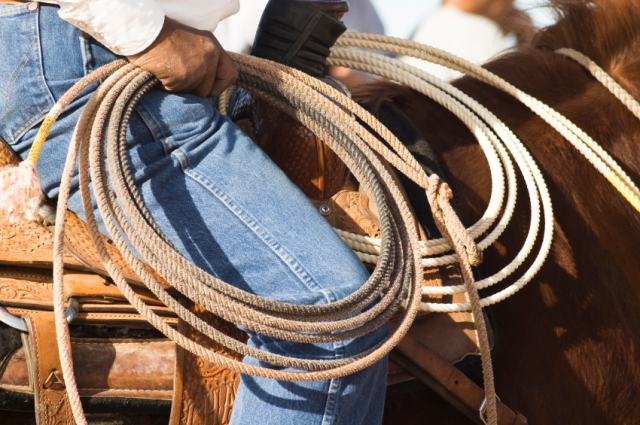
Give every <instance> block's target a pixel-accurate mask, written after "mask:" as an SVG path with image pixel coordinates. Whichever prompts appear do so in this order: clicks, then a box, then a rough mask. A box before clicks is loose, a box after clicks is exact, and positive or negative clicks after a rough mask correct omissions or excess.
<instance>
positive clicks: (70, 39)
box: [0, 4, 387, 425]
mask: <svg viewBox="0 0 640 425" xmlns="http://www.w3.org/2000/svg"><path fill="white" fill-rule="evenodd" d="M116 58H117V57H116V56H115V55H114V54H113V53H111V52H110V51H108V50H107V49H105V48H104V47H103V46H102V45H100V44H99V43H97V42H96V41H94V40H89V39H86V38H84V37H83V36H82V34H81V33H80V31H79V30H77V29H76V28H74V27H73V26H71V25H69V24H67V23H66V22H64V21H62V20H61V19H60V18H59V17H58V15H57V9H56V8H55V7H50V6H42V5H41V6H40V7H39V8H38V9H36V10H35V11H29V10H28V9H27V5H26V4H25V5H0V136H2V137H3V138H4V139H5V140H7V141H8V142H9V143H10V144H11V145H12V147H13V149H14V150H15V151H16V152H17V153H18V154H19V155H20V156H21V157H22V158H25V157H26V155H27V153H28V150H29V148H30V146H31V143H32V141H33V138H34V136H35V133H36V131H37V124H38V123H39V122H40V121H41V120H42V118H43V117H44V115H45V114H46V112H47V111H48V110H49V108H51V107H52V106H53V104H54V103H55V101H56V100H57V99H58V98H60V96H62V94H63V93H64V92H65V91H66V90H67V89H68V88H69V87H71V85H72V84H73V83H75V82H76V81H78V79H80V78H82V77H83V76H85V75H87V73H89V72H91V71H92V70H94V69H96V68H98V67H99V66H101V65H104V64H106V63H109V62H111V61H113V60H115V59H116ZM93 90H95V87H93ZM91 91H92V90H88V91H87V93H84V94H83V95H82V96H81V97H79V98H78V99H76V100H75V101H74V102H73V104H71V105H70V106H69V107H68V108H67V110H66V111H65V112H64V114H63V115H62V116H61V117H60V119H59V120H58V122H57V123H56V124H55V125H54V127H53V130H52V132H51V135H50V137H49V140H48V141H47V143H46V144H45V147H44V150H43V152H42V155H41V158H40V160H39V162H38V171H39V175H40V179H41V182H42V187H43V190H44V192H45V194H46V195H47V196H48V197H49V198H55V197H56V196H57V193H58V188H59V184H60V174H61V171H62V166H63V163H64V158H65V156H66V153H67V148H68V143H69V140H70V137H71V133H72V131H73V128H74V126H75V123H76V122H77V119H78V117H79V114H80V112H81V109H82V107H83V106H84V104H85V103H86V101H87V100H88V98H89V97H90V95H91ZM127 143H128V151H129V157H130V161H131V163H132V167H133V169H134V170H135V180H136V184H137V186H138V189H139V190H140V192H141V194H142V196H143V198H144V201H145V202H146V204H147V206H148V207H149V210H150V211H151V213H152V215H153V217H154V218H155V220H156V221H157V223H158V224H159V226H160V228H161V229H162V230H163V231H164V233H165V234H166V235H167V236H168V237H169V238H170V239H171V241H172V242H173V244H174V245H175V246H176V247H177V248H178V249H179V250H180V251H181V252H182V253H184V254H185V255H186V256H187V257H188V258H189V259H191V260H192V261H193V262H194V263H196V264H197V265H198V266H200V267H202V268H204V269H205V270H207V271H209V272H210V273H211V274H213V275H215V276H217V277H218V278H220V279H223V280H224V281H226V282H228V283H230V284H232V285H235V286H237V287H239V288H242V289H245V290H247V291H251V292H253V293H255V294H258V295H261V296H264V297H267V298H270V299H274V300H279V301H288V302H294V303H299V304H322V303H327V302H331V301H336V300H338V299H341V298H343V297H345V296H346V295H348V294H350V293H352V292H353V291H355V290H356V289H357V288H358V287H359V286H360V285H362V283H363V282H364V281H365V280H366V279H367V277H368V273H367V271H366V270H365V269H364V267H363V266H362V264H361V263H360V261H359V260H358V259H357V257H356V256H355V255H354V254H353V253H352V252H351V250H350V249H349V248H348V247H347V246H346V245H344V244H343V243H342V241H341V240H340V239H339V238H338V237H337V235H336V234H335V232H334V231H333V230H332V229H331V227H330V226H329V225H328V224H327V223H326V222H325V221H324V219H323V218H322V216H321V215H320V214H319V213H318V212H317V211H316V210H315V208H314V207H313V206H312V205H311V204H310V203H309V202H308V201H307V199H306V198H305V197H304V195H303V194H302V193H301V192H300V191H299V190H298V189H297V188H296V187H295V186H294V185H293V184H292V183H291V182H290V181H289V180H288V179H287V178H286V176H284V174H283V173H282V172H281V171H280V170H279V169H278V168H277V167H276V166H275V165H274V164H273V163H272V162H271V161H270V160H269V158H268V157H267V156H266V155H265V154H264V153H263V152H262V151H261V150H260V149H259V148H258V147H256V146H255V145H254V144H253V142H252V141H251V140H250V139H249V138H248V137H247V136H245V135H244V134H243V133H242V132H241V131H240V130H239V129H238V128H237V127H236V126H235V125H233V123H232V122H231V121H229V120H228V119H227V118H226V117H224V116H221V115H220V114H219V113H218V111H217V110H216V109H215V105H214V101H213V100H212V99H203V98H200V97H196V96H192V95H176V94H169V93H166V92H163V91H160V90H156V89H153V90H151V91H150V92H149V93H148V94H146V95H145V96H144V97H143V98H142V100H141V102H140V103H139V104H138V105H137V106H136V108H135V113H134V114H133V116H132V119H131V123H130V127H129V130H128V135H127ZM70 208H71V209H72V210H73V211H75V212H76V213H79V214H81V215H82V209H81V204H80V196H79V193H78V190H77V178H76V180H75V186H74V189H73V195H72V197H71V202H70ZM386 332H387V329H386V328H381V329H379V330H378V331H376V332H374V333H372V334H370V335H367V336H364V337H360V338H357V339H355V340H350V341H344V342H339V343H335V344H318V345H301V344H294V343H290V342H284V341H279V340H275V339H273V338H267V337H264V336H262V335H258V334H251V335H250V339H249V343H250V344H251V345H252V346H254V347H257V348H260V349H263V350H267V351H269V352H273V353H278V354H286V355H292V356H298V357H304V358H337V357H343V356H350V355H353V354H356V353H359V352H361V351H363V350H365V349H367V348H369V347H371V346H373V345H375V344H376V343H377V342H379V341H380V340H381V339H382V338H384V337H385V335H386ZM245 362H248V363H256V361H255V360H254V359H251V358H246V359H245ZM386 371H387V363H386V360H383V361H380V362H379V363H377V364H376V365H374V366H372V367H370V368H368V369H366V370H363V371H361V372H359V373H356V374H353V375H351V376H347V377H344V378H339V379H332V380H329V381H317V382H280V381H275V380H270V379H263V378H254V377H251V376H242V383H241V385H240V389H239V391H238V395H237V399H236V403H235V407H234V410H233V416H232V423H233V424H278V425H283V424H296V425H300V424H318V425H320V424H323V425H326V424H349V425H354V424H367V425H370V424H376V423H380V422H381V420H382V409H383V404H384V394H385V382H386Z"/></svg>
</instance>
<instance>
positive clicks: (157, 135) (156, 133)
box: [134, 102, 171, 156]
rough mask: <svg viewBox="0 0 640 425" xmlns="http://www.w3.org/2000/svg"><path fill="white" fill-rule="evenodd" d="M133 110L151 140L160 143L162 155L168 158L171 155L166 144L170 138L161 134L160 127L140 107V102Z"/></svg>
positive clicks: (169, 147) (143, 108)
mask: <svg viewBox="0 0 640 425" xmlns="http://www.w3.org/2000/svg"><path fill="white" fill-rule="evenodd" d="M134 109H135V110H136V112H137V113H138V116H139V117H140V119H142V121H143V122H144V123H145V125H146V126H147V129H149V132H150V133H151V136H152V137H153V139H154V140H155V141H157V142H160V144H161V145H162V149H163V151H164V154H165V155H167V156H169V155H170V154H171V146H170V144H169V143H168V141H169V140H170V139H171V138H170V137H165V136H164V135H163V134H162V127H161V126H160V123H159V122H158V121H157V120H156V118H155V117H154V115H153V114H152V113H149V112H148V111H147V110H146V108H145V107H144V106H143V105H142V102H140V103H138V104H137V105H136V106H135V107H134Z"/></svg>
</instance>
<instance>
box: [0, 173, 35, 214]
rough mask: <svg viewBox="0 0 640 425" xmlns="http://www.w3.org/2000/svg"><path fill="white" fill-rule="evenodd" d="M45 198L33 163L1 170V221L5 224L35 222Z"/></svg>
mask: <svg viewBox="0 0 640 425" xmlns="http://www.w3.org/2000/svg"><path fill="white" fill-rule="evenodd" d="M43 199H44V196H43V194H42V189H41V188H40V180H39V179H38V171H37V170H36V167H35V165H33V163H32V162H31V161H22V162H21V163H20V164H19V165H17V166H15V165H10V166H6V167H3V168H1V169H0V220H1V221H2V222H3V223H5V224H13V223H20V222H23V221H35V220H36V219H37V218H38V208H39V207H40V204H41V203H42V201H43Z"/></svg>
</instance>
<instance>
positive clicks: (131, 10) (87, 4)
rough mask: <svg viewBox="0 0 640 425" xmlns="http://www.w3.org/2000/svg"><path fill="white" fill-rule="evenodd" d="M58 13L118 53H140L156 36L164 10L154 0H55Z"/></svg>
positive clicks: (162, 20) (162, 22) (162, 21)
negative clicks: (57, 5)
mask: <svg viewBox="0 0 640 425" xmlns="http://www.w3.org/2000/svg"><path fill="white" fill-rule="evenodd" d="M56 3H58V4H59V5H60V11H59V12H58V14H59V15H60V17H61V18H62V19H64V20H65V21H67V22H69V23H70V24H71V25H74V26H76V27H78V28H80V29H81V30H82V31H84V32H86V33H87V34H90V35H91V36H93V37H94V38H95V39H96V40H98V41H99V42H100V43H102V44H104V45H105V46H106V47H107V48H109V49H110V50H111V51H112V52H114V53H116V54H120V55H133V54H136V53H140V52H141V51H143V50H144V49H146V48H147V47H149V45H151V43H153V40H155V39H156V37H157V36H158V34H159V33H160V30H161V29H162V25H163V24H164V16H165V14H164V11H163V10H162V8H161V7H160V6H159V5H158V3H157V2H156V1H155V0H58V1H57V2H56Z"/></svg>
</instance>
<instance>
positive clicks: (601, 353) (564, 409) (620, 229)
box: [357, 0, 640, 425]
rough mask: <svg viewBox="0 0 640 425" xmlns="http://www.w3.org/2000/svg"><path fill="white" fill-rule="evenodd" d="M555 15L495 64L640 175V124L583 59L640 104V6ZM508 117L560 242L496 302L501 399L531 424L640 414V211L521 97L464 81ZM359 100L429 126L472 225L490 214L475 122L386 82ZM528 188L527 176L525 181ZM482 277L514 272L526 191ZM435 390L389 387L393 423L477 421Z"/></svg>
mask: <svg viewBox="0 0 640 425" xmlns="http://www.w3.org/2000/svg"><path fill="white" fill-rule="evenodd" d="M554 6H555V7H556V8H557V9H556V10H557V11H558V13H559V17H560V19H559V21H558V23H557V24H555V25H553V26H551V27H549V28H547V29H544V30H542V31H541V32H540V33H539V34H538V35H537V36H536V38H535V39H534V41H533V43H532V44H531V45H530V46H522V47H518V48H516V49H515V50H514V51H512V52H509V53H507V54H505V55H504V56H502V57H500V58H498V59H496V60H494V61H492V62H490V63H488V64H487V65H486V68H487V69H489V70H490V71H492V72H494V73H495V74H497V75H499V76H501V77H503V78H504V79H505V80H507V81H508V82H510V83H512V84H513V85H515V86H516V87H518V88H520V89H521V90H523V91H524V92H526V93H529V94H531V95H533V96H535V97H536V98H538V99H540V100H541V101H543V102H545V103H547V104H548V105H550V106H551V107H553V108H555V109H556V110H558V111H559V112H560V113H562V114H563V115H565V116H566V117H568V118H569V119H570V120H571V121H573V122H574V123H575V124H577V125H578V126H579V127H580V128H582V129H583V130H584V131H585V132H586V133H587V134H589V135H590V136H591V137H592V138H593V139H595V140H596V141H598V142H599V143H600V144H601V145H602V146H603V147H604V149H605V150H607V151H608V152H609V153H610V154H611V155H612V156H613V157H614V158H615V159H616V160H617V161H618V162H619V163H620V164H621V166H622V168H623V169H624V170H625V171H626V172H627V173H628V174H629V176H630V177H631V178H632V180H634V181H635V182H640V140H638V134H640V122H639V121H638V119H637V118H636V117H635V116H634V115H632V113H631V112H629V111H628V110H627V109H626V108H625V106H623V105H622V104H621V103H620V102H619V101H618V100H617V99H616V98H615V97H614V96H613V95H612V94H610V93H609V92H608V91H607V90H606V89H605V88H604V87H603V86H602V85H600V83H598V82H597V81H596V80H595V79H594V78H593V77H592V76H591V75H590V74H589V73H588V72H587V71H585V70H584V69H583V68H582V67H581V66H580V65H578V64H577V63H576V62H574V61H572V60H571V59H568V58H566V57H564V56H561V55H559V54H556V53H554V51H555V50H556V49H559V48H562V47H569V48H573V49H575V50H578V51H580V52H582V53H584V54H585V55H587V56H589V57H590V58H591V59H593V60H594V61H596V62H597V63H598V64H599V65H600V66H601V67H602V68H604V69H605V70H606V71H607V72H608V73H609V74H610V75H611V76H613V77H614V78H615V79H616V80H617V81H618V82H619V83H620V84H621V85H622V86H623V87H624V88H626V89H627V90H628V91H629V92H630V93H631V94H632V95H633V96H634V97H635V98H636V99H640V2H638V1H637V0H624V1H622V0H592V1H588V2H586V1H585V2H581V1H576V0H557V1H555V4H554ZM454 85H455V86H457V87H458V88H459V89H461V90H462V91H463V92H465V93H467V94H469V95H470V96H471V97H473V98H475V99H476V100H478V101H479V102H480V103H482V104H484V105H485V106H486V107H488V109H489V110H491V111H493V112H494V114H496V115H497V116H498V117H499V118H500V119H502V120H503V121H504V122H505V123H506V124H507V125H508V126H509V127H510V128H511V129H512V130H513V131H514V132H515V133H516V134H517V136H518V137H519V138H520V139H521V140H522V141H523V143H524V144H525V145H526V146H527V148H528V149H529V150H530V152H531V153H532V155H533V157H534V158H535V159H536V161H537V163H538V164H539V166H540V168H541V170H542V172H543V174H544V177H545V179H546V182H547V184H548V186H549V190H550V193H551V196H552V199H553V204H554V211H555V223H554V225H555V240H554V244H553V249H552V252H551V253H550V255H549V257H548V259H547V261H546V263H545V265H544V267H543V268H542V270H540V272H539V274H538V275H537V276H536V278H535V279H534V281H532V282H531V283H530V284H529V285H528V286H527V287H525V288H524V290H522V291H521V292H520V293H517V294H516V295H515V296H513V297H512V298H510V299H507V300H506V301H503V302H501V303H499V304H498V305H496V306H494V307H491V309H490V310H491V311H492V313H493V316H494V318H495V330H496V333H497V338H498V343H497V347H496V350H495V352H494V369H495V374H496V388H497V392H498V396H499V397H500V398H501V399H502V401H503V402H505V403H506V404H507V405H508V406H509V407H511V408H512V409H515V410H518V411H520V412H521V413H523V414H524V415H525V416H526V417H527V418H528V420H529V423H531V424H536V425H548V424H582V425H585V424H594V425H596V424H597V425H604V424H616V425H620V424H637V423H640V398H639V397H638V392H639V391H640V352H639V351H640V284H639V281H640V261H639V257H640V246H639V245H638V241H639V240H640V214H638V212H636V211H635V210H634V209H633V208H632V207H631V206H630V205H629V204H628V203H626V201H625V200H624V199H623V198H622V196H621V195H619V194H618V193H617V192H616V191H615V189H613V187H611V186H610V185H609V183H608V182H607V181H606V180H605V178H604V177H602V176H601V175H600V174H599V173H598V172H597V171H596V170H595V169H594V168H593V167H592V166H591V165H590V164H589V163H588V162H587V160H586V159H584V158H583V157H582V156H581V155H580V154H579V153H578V152H577V150H576V149H575V148H573V147H572V146H571V145H570V144H569V142H567V141H566V140H564V139H563V138H562V136H560V134H559V133H557V132H556V131H555V130H553V129H552V128H551V127H550V126H549V125H547V124H546V123H545V122H543V121H542V120H541V119H540V118H539V117H538V116H536V115H534V114H533V113H532V112H531V111H530V110H529V109H527V108H526V107H525V106H523V105H522V104H521V103H519V102H518V101H517V100H515V99H514V98H511V97H510V96H508V95H506V94H504V93H502V92H500V91H498V90H496V89H494V88H491V87H489V86H487V85H486V84H483V83H481V82H478V81H477V80H474V79H472V78H469V77H465V78H462V79H460V80H458V81H457V82H456V83H455V84H454ZM357 97H358V98H359V99H360V100H365V101H369V102H371V101H373V102H378V103H380V102H383V101H388V100H390V101H392V102H393V103H394V104H395V105H396V106H398V107H399V108H400V109H401V110H402V111H404V113H405V114H406V115H407V116H408V117H409V119H410V120H411V121H412V122H413V123H414V124H415V125H416V127H417V128H418V129H419V130H420V132H421V133H422V135H423V136H424V138H425V140H427V141H428V142H429V143H430V144H431V146H432V147H433V149H434V150H435V152H436V153H437V155H438V156H439V158H440V159H441V164H442V166H443V168H444V170H445V174H446V177H447V178H448V180H449V182H450V184H451V187H452V189H453V193H454V196H455V200H456V202H457V206H458V210H459V213H460V216H461V218H462V220H463V222H464V223H465V224H467V225H470V224H472V223H474V222H475V221H477V220H478V218H479V217H480V215H481V213H482V212H483V211H484V209H485V207H486V205H487V202H488V200H489V195H490V185H491V182H490V177H489V168H488V164H487V162H486V160H485V159H484V154H483V153H482V151H481V149H480V147H479V145H478V144H477V142H475V139H474V137H473V136H472V134H471V133H470V132H469V131H468V130H467V129H466V127H465V126H464V125H463V124H462V123H461V122H460V121H459V120H458V119H457V118H455V117H454V116H453V114H451V113H449V112H448V111H446V110H444V109H443V108H442V107H441V106H439V105H438V104H436V103H435V102H434V101H432V100H430V99H428V98H426V97H425V96H423V95H421V94H418V93H416V92H414V91H412V90H410V89H407V88H404V87H400V86H398V85H396V84H391V83H386V84H382V85H378V86H376V87H373V88H372V87H367V88H364V89H363V90H361V93H359V94H358V96H357ZM520 187H522V185H521V186H520ZM520 193H521V195H519V198H521V199H519V204H520V207H519V209H518V210H517V212H516V215H515V217H514V219H513V221H512V223H511V224H510V225H509V228H508V229H507V231H506V232H505V233H504V235H503V236H502V237H501V238H500V239H499V240H498V243H496V244H495V245H494V246H493V247H492V248H490V249H489V250H487V251H486V252H485V260H484V263H483V265H482V266H481V271H482V274H483V275H485V276H488V275H490V274H493V273H495V272H496V271H498V270H499V269H500V268H502V267H503V266H504V265H505V264H506V262H507V261H509V260H510V259H511V257H512V256H513V255H515V253H516V252H517V250H518V249H519V247H520V246H522V241H523V240H524V237H525V233H526V229H527V226H528V219H529V215H528V211H527V208H528V206H527V204H526V200H525V199H524V198H525V197H526V194H524V190H521V191H520ZM442 405H443V402H442V401H441V400H438V399H437V398H435V396H433V395H430V394H429V392H428V391H422V392H418V393H413V394H402V395H398V396H393V395H390V396H389V397H388V405H387V410H386V417H385V421H386V423H389V424H391V423H394V424H395V423H397V424H414V423H416V424H417V423H421V424H422V423H434V424H454V423H455V424H462V423H470V422H469V421H468V419H465V418H464V417H462V416H461V415H459V414H457V413H456V412H453V411H452V410H451V409H450V408H449V407H448V406H446V407H444V408H443V406H442Z"/></svg>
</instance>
